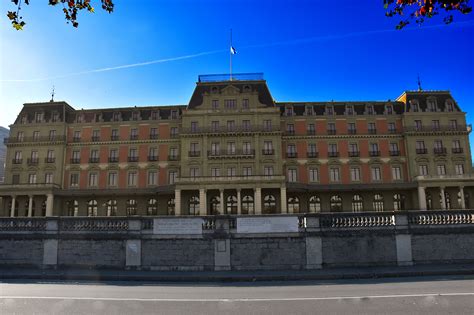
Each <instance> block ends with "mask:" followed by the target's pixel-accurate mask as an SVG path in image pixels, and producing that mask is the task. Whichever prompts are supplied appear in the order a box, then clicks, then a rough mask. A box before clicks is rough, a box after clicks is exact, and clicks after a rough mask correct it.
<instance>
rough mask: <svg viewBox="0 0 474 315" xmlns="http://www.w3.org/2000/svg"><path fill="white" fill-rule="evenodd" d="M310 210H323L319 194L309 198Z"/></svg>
mask: <svg viewBox="0 0 474 315" xmlns="http://www.w3.org/2000/svg"><path fill="white" fill-rule="evenodd" d="M309 212H321V198H319V196H311V197H310V198H309Z"/></svg>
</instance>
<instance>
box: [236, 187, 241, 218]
mask: <svg viewBox="0 0 474 315" xmlns="http://www.w3.org/2000/svg"><path fill="white" fill-rule="evenodd" d="M237 214H239V215H240V214H242V199H241V195H240V188H239V189H237Z"/></svg>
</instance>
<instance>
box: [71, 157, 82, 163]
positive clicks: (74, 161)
mask: <svg viewBox="0 0 474 315" xmlns="http://www.w3.org/2000/svg"><path fill="white" fill-rule="evenodd" d="M70 162H71V164H80V163H81V159H80V158H72V159H71V160H70Z"/></svg>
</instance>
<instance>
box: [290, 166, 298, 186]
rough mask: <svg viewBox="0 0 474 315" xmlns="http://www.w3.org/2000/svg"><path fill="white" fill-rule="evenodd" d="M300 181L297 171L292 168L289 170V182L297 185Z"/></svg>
mask: <svg viewBox="0 0 474 315" xmlns="http://www.w3.org/2000/svg"><path fill="white" fill-rule="evenodd" d="M297 180H298V178H297V172H296V169H294V168H290V169H289V170H288V182H290V183H295V182H296V181H297Z"/></svg>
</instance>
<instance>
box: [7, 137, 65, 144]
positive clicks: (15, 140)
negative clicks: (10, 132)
mask: <svg viewBox="0 0 474 315" xmlns="http://www.w3.org/2000/svg"><path fill="white" fill-rule="evenodd" d="M65 140H66V137H65V136H58V135H56V136H54V137H49V136H45V137H20V138H18V137H9V138H4V139H3V143H4V144H12V143H23V142H64V141H65Z"/></svg>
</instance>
